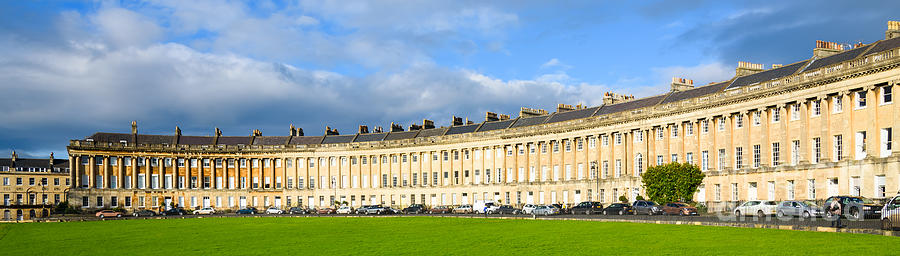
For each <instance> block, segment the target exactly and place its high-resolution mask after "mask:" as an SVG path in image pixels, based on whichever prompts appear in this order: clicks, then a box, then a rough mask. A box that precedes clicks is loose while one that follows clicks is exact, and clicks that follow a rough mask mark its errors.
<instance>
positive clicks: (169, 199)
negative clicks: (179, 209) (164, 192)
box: [163, 196, 172, 211]
mask: <svg viewBox="0 0 900 256" xmlns="http://www.w3.org/2000/svg"><path fill="white" fill-rule="evenodd" d="M163 202H164V203H165V206H166V210H167V211H168V210H169V209H172V197H168V196H167V197H165V198H164V199H163Z"/></svg>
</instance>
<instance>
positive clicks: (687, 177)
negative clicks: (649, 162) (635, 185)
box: [641, 163, 706, 203]
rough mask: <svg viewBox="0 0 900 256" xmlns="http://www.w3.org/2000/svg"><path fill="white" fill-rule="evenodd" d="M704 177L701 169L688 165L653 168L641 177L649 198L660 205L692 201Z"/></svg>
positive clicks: (668, 165)
mask: <svg viewBox="0 0 900 256" xmlns="http://www.w3.org/2000/svg"><path fill="white" fill-rule="evenodd" d="M704 177H706V175H704V174H703V172H701V171H700V168H697V166H696V165H692V164H688V163H669V164H666V165H658V166H653V167H650V168H647V172H644V174H643V175H641V178H642V180H643V183H644V191H645V192H646V193H647V197H649V198H650V200H652V201H655V202H659V203H666V202H675V201H684V202H687V201H690V200H691V199H692V198H694V193H696V192H697V187H699V186H700V184H701V183H703V178H704Z"/></svg>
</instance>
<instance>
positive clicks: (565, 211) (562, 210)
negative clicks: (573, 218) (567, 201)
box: [550, 204, 572, 214]
mask: <svg viewBox="0 0 900 256" xmlns="http://www.w3.org/2000/svg"><path fill="white" fill-rule="evenodd" d="M550 206H553V207H556V209H559V214H569V213H572V212H571V211H569V207H566V205H563V204H551V205H550Z"/></svg>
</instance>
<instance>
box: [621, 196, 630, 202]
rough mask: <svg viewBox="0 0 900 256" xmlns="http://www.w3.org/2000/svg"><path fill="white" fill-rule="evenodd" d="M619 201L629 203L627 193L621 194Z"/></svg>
mask: <svg viewBox="0 0 900 256" xmlns="http://www.w3.org/2000/svg"><path fill="white" fill-rule="evenodd" d="M619 201H620V202H623V203H628V197H625V195H621V196H619Z"/></svg>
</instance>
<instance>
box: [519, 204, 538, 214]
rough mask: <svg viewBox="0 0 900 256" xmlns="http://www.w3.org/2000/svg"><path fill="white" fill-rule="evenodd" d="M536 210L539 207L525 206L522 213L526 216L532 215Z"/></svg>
mask: <svg viewBox="0 0 900 256" xmlns="http://www.w3.org/2000/svg"><path fill="white" fill-rule="evenodd" d="M535 208H537V205H533V204H525V206H522V213H524V214H532V213H533V212H534V209H535Z"/></svg>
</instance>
